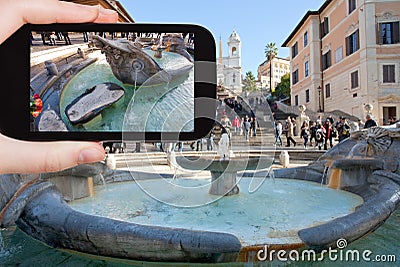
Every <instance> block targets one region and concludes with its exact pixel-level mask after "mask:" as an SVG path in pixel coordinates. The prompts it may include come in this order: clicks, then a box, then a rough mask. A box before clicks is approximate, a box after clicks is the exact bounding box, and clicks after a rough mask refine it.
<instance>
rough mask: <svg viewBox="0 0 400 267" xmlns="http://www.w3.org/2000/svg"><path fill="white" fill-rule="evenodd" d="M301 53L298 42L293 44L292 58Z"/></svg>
mask: <svg viewBox="0 0 400 267" xmlns="http://www.w3.org/2000/svg"><path fill="white" fill-rule="evenodd" d="M298 53H299V49H298V45H297V42H296V43H295V44H294V45H293V46H292V58H295V57H296V56H297V54H298Z"/></svg>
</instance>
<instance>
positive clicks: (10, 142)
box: [0, 135, 105, 174]
mask: <svg viewBox="0 0 400 267" xmlns="http://www.w3.org/2000/svg"><path fill="white" fill-rule="evenodd" d="M0 147H1V148H2V149H1V150H0V174H5V173H25V174H28V173H29V174H31V173H45V172H56V171H61V170H64V169H67V168H72V167H74V166H76V165H78V164H84V163H93V162H98V161H101V160H103V159H104V158H105V152H104V149H103V147H102V146H101V145H100V144H99V143H95V142H25V141H20V140H15V139H11V138H8V137H6V136H4V135H0Z"/></svg>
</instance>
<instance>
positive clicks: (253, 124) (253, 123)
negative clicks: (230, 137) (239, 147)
mask: <svg viewBox="0 0 400 267" xmlns="http://www.w3.org/2000/svg"><path fill="white" fill-rule="evenodd" d="M257 124H258V122H257V119H256V117H253V118H251V122H250V129H251V130H252V132H253V136H254V137H256V136H257V126H258V125H257Z"/></svg>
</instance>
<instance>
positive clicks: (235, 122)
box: [232, 116, 240, 135]
mask: <svg viewBox="0 0 400 267" xmlns="http://www.w3.org/2000/svg"><path fill="white" fill-rule="evenodd" d="M232 127H233V129H234V131H235V135H238V134H239V128H240V120H239V117H238V116H235V118H234V119H233V121H232Z"/></svg>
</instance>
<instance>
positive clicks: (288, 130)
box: [285, 116, 296, 147]
mask: <svg viewBox="0 0 400 267" xmlns="http://www.w3.org/2000/svg"><path fill="white" fill-rule="evenodd" d="M285 132H286V143H287V145H286V147H290V142H292V143H293V145H294V146H296V141H295V140H294V139H293V124H292V120H291V118H290V116H289V117H288V118H287V120H286V125H285Z"/></svg>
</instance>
